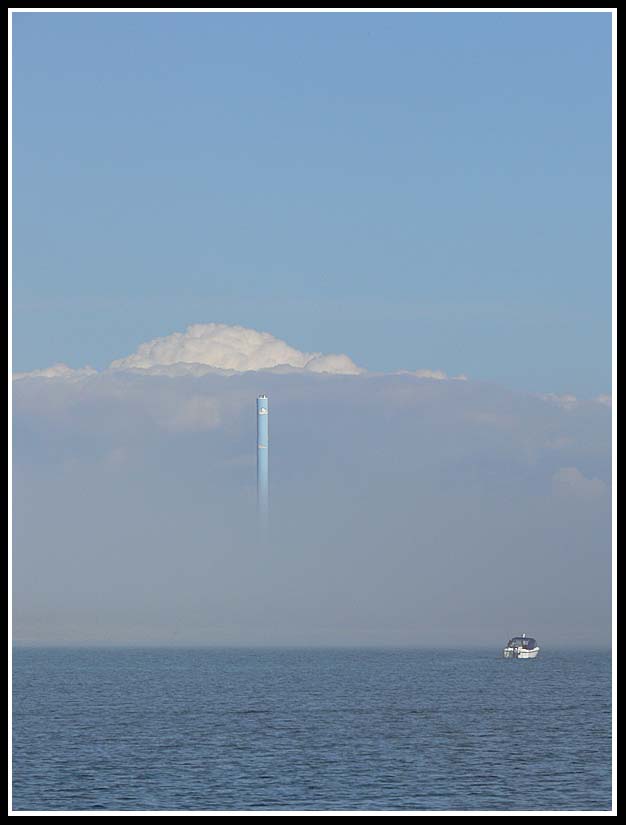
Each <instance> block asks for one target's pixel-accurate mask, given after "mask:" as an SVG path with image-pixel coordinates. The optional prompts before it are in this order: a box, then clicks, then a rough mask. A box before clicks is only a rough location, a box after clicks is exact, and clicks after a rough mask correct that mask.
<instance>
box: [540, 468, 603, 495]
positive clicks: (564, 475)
mask: <svg viewBox="0 0 626 825" xmlns="http://www.w3.org/2000/svg"><path fill="white" fill-rule="evenodd" d="M552 489H553V490H554V492H555V493H557V494H559V495H567V496H577V497H579V498H598V497H599V496H602V495H604V493H605V492H606V490H607V486H606V484H605V483H604V482H603V481H602V480H601V479H599V478H587V477H586V476H584V475H583V474H582V473H581V472H580V470H579V469H578V468H577V467H561V469H560V470H557V472H556V473H555V474H554V475H553V476H552Z"/></svg>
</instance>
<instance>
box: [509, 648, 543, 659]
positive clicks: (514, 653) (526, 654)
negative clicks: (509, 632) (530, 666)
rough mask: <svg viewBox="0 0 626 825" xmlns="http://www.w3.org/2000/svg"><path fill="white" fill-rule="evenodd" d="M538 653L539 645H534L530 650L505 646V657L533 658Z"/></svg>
mask: <svg viewBox="0 0 626 825" xmlns="http://www.w3.org/2000/svg"><path fill="white" fill-rule="evenodd" d="M538 653H539V647H534V648H533V649H532V650H523V649H521V648H518V647H505V648H504V658H505V659H535V658H536V657H537V654H538Z"/></svg>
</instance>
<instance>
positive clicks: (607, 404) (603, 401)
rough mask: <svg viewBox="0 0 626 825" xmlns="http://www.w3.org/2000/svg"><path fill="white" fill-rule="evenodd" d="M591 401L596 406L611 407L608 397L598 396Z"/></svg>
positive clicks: (611, 400) (610, 398)
mask: <svg viewBox="0 0 626 825" xmlns="http://www.w3.org/2000/svg"><path fill="white" fill-rule="evenodd" d="M593 400H594V401H595V402H596V404H602V406H604V407H612V406H613V399H612V397H611V396H610V395H598V396H597V397H596V398H594V399H593Z"/></svg>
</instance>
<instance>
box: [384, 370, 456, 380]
mask: <svg viewBox="0 0 626 825" xmlns="http://www.w3.org/2000/svg"><path fill="white" fill-rule="evenodd" d="M396 375H414V376H415V378H430V379H432V380H433V381H467V375H448V374H447V373H446V372H444V371H443V370H427V369H421V370H399V371H398V372H397V373H396Z"/></svg>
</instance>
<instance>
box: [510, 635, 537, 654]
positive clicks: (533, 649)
mask: <svg viewBox="0 0 626 825" xmlns="http://www.w3.org/2000/svg"><path fill="white" fill-rule="evenodd" d="M503 652H504V658H505V659H534V658H535V657H536V656H537V654H538V653H539V645H538V644H537V640H536V639H533V638H532V637H531V636H527V635H526V634H525V633H522V635H521V636H513V638H512V639H509V641H508V642H507V643H506V647H505V648H504V651H503Z"/></svg>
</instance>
